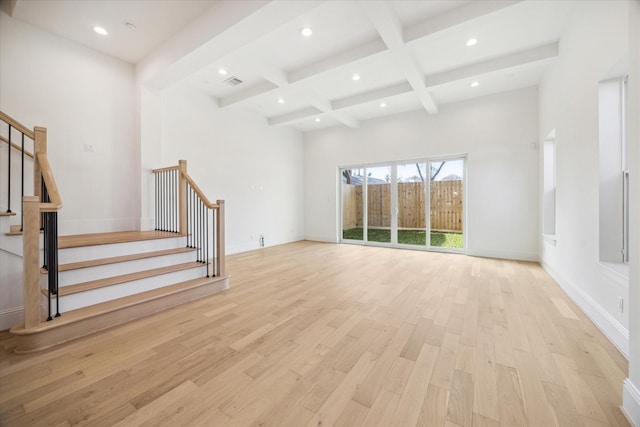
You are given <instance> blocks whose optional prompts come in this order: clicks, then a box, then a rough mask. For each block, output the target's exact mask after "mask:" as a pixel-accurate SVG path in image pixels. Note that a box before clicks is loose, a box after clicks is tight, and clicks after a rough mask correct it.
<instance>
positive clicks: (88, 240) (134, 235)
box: [58, 230, 183, 249]
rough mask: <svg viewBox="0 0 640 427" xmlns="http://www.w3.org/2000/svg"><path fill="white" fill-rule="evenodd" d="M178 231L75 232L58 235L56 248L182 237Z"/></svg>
mask: <svg viewBox="0 0 640 427" xmlns="http://www.w3.org/2000/svg"><path fill="white" fill-rule="evenodd" d="M182 236H183V235H182V234H180V233H170V232H168V231H156V230H151V231H116V232H110V233H91V234H75V235H70V236H60V237H58V249H68V248H79V247H83V246H95V245H109V244H112V243H128V242H141V241H144V240H154V239H166V238H171V237H182Z"/></svg>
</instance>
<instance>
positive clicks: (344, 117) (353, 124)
mask: <svg viewBox="0 0 640 427" xmlns="http://www.w3.org/2000/svg"><path fill="white" fill-rule="evenodd" d="M302 96H303V97H304V99H305V100H306V101H307V102H309V103H310V104H311V105H313V106H314V107H316V108H317V109H319V110H320V111H322V112H323V113H325V114H327V115H329V116H331V117H333V118H334V119H336V120H338V121H339V122H341V123H343V124H345V125H347V126H349V127H350V128H353V129H357V128H359V127H360V122H359V121H358V120H356V119H354V118H353V117H351V116H350V115H349V114H347V113H343V112H338V111H334V109H333V105H332V104H331V101H329V100H328V99H326V98H324V97H322V96H320V95H318V94H316V93H311V92H305V93H303V94H302Z"/></svg>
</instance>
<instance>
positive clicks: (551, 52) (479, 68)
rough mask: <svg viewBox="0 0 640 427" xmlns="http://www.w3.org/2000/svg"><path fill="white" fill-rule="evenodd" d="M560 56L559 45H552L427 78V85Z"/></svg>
mask: <svg viewBox="0 0 640 427" xmlns="http://www.w3.org/2000/svg"><path fill="white" fill-rule="evenodd" d="M558 54H559V49H558V43H551V44H547V45H544V46H539V47H536V48H533V49H528V50H524V51H520V52H516V53H512V54H510V55H505V56H501V57H499V58H494V59H490V60H487V61H482V62H478V63H475V64H471V65H467V66H464V67H460V68H455V69H452V70H448V71H444V72H442V73H437V74H431V75H428V76H426V78H425V84H426V86H428V87H433V86H438V85H442V84H445V83H449V82H454V81H457V80H463V79H466V78H470V77H475V76H479V75H482V74H486V73H491V72H494V71H499V70H504V69H507V68H512V67H517V66H519V65H525V64H530V63H532V62H537V61H544V60H548V59H553V58H555V57H557V56H558Z"/></svg>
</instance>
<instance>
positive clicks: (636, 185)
mask: <svg viewBox="0 0 640 427" xmlns="http://www.w3.org/2000/svg"><path fill="white" fill-rule="evenodd" d="M628 22H629V117H631V118H633V117H635V118H636V119H635V120H629V129H628V132H629V133H628V143H629V148H628V149H629V176H630V177H631V185H630V195H629V200H630V213H631V215H632V216H631V218H636V219H637V218H640V120H638V118H640V25H638V22H640V1H638V0H635V1H631V2H630V3H629V21H628ZM631 236H635V237H631ZM638 236H640V221H637V220H636V221H631V223H630V239H631V241H630V242H629V243H630V252H629V265H630V268H629V304H628V306H629V377H628V378H627V379H626V380H625V382H624V388H623V399H622V405H623V409H624V410H625V412H626V413H627V415H628V416H629V417H630V418H631V419H632V420H633V422H634V423H635V424H636V426H640V238H638Z"/></svg>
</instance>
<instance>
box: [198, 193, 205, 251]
mask: <svg viewBox="0 0 640 427" xmlns="http://www.w3.org/2000/svg"><path fill="white" fill-rule="evenodd" d="M203 206H204V203H202V199H200V209H199V210H198V211H199V212H198V213H199V214H200V218H199V220H198V225H199V227H200V230H198V231H199V235H200V261H201V262H204V261H205V260H204V259H203V258H204V241H203V240H202V231H203V230H204V227H203V226H202V208H203Z"/></svg>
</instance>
